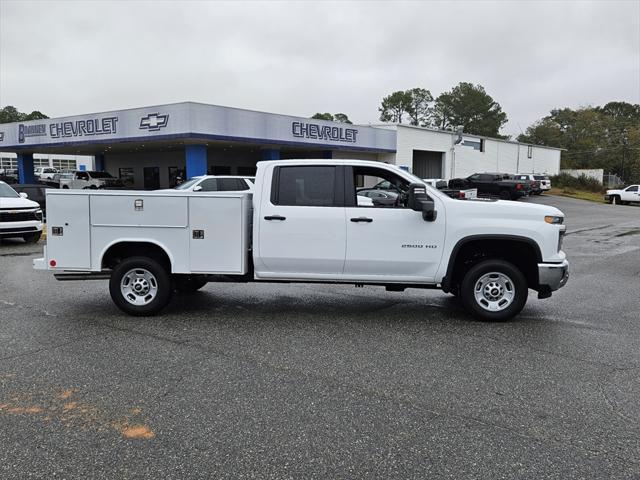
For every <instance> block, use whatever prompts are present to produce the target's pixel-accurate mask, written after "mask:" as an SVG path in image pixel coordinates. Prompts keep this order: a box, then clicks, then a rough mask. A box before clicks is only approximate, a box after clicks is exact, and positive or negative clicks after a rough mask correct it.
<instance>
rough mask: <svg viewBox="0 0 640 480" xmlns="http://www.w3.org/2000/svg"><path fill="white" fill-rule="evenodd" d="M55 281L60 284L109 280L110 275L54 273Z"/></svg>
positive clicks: (97, 273) (99, 273)
mask: <svg viewBox="0 0 640 480" xmlns="http://www.w3.org/2000/svg"><path fill="white" fill-rule="evenodd" d="M53 276H54V277H55V279H56V280H59V281H61V282H66V281H71V280H109V279H110V278H111V274H109V273H102V272H95V273H55V274H54V275H53Z"/></svg>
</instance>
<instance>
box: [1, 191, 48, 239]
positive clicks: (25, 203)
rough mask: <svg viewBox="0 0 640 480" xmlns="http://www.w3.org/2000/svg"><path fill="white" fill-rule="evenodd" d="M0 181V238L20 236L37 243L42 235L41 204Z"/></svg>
mask: <svg viewBox="0 0 640 480" xmlns="http://www.w3.org/2000/svg"><path fill="white" fill-rule="evenodd" d="M26 197H27V194H26V193H25V194H19V193H18V192H16V191H15V190H14V189H13V188H11V187H10V186H9V185H7V184H6V183H5V182H2V181H0V238H10V237H20V238H23V239H24V241H25V242H27V243H36V242H37V241H38V240H40V236H41V235H42V210H41V209H40V205H38V204H37V203H36V202H33V201H31V200H27V198H26Z"/></svg>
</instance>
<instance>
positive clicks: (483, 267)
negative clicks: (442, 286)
mask: <svg viewBox="0 0 640 480" xmlns="http://www.w3.org/2000/svg"><path fill="white" fill-rule="evenodd" d="M491 274H494V275H496V280H495V281H494V280H491ZM501 277H506V279H507V280H508V282H505V284H504V285H503V286H502V287H501V286H497V289H500V290H502V291H503V292H504V296H503V297H502V299H503V300H505V299H507V297H508V296H509V295H508V294H509V292H512V294H513V296H512V298H511V300H510V303H508V305H507V306H506V307H504V308H503V309H501V310H498V311H490V310H489V309H488V308H487V306H488V305H490V304H491V302H490V301H488V300H487V298H486V297H484V295H483V294H482V291H478V294H479V296H482V297H483V298H482V301H484V302H485V303H486V305H485V306H483V305H482V304H481V302H480V301H478V300H477V299H476V291H475V289H476V284H477V283H479V282H480V280H481V279H482V278H488V279H490V282H493V283H487V284H485V287H484V288H482V290H486V289H489V293H491V292H492V291H493V289H494V287H492V285H494V283H499V282H500V281H501V280H500V279H501ZM480 286H482V283H480ZM500 290H497V291H500ZM496 295H497V293H496ZM528 295H529V289H528V285H527V280H526V279H525V278H524V275H523V274H522V272H521V271H520V270H519V269H518V268H517V267H516V266H515V265H513V264H512V263H509V262H507V261H504V260H498V259H491V260H485V261H483V262H480V263H478V264H476V265H474V266H473V267H471V269H469V271H468V272H467V273H466V274H465V276H464V278H463V279H462V283H461V284H460V299H461V300H462V304H463V305H464V307H465V309H466V310H467V311H468V312H469V313H471V314H472V315H473V316H474V317H476V318H478V319H480V320H483V321H489V322H503V321H505V320H510V319H511V318H513V317H515V316H516V315H517V314H518V313H520V311H522V309H523V308H524V305H525V304H526V303H527V297H528ZM496 298H497V299H498V300H497V301H496V302H494V303H497V304H498V305H499V304H500V302H501V300H500V296H499V295H498V296H497V297H496ZM507 301H508V300H507Z"/></svg>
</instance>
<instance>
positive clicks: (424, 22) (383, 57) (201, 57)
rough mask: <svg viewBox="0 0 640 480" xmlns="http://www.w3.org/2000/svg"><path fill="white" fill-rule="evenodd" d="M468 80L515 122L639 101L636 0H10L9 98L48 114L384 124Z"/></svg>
mask: <svg viewBox="0 0 640 480" xmlns="http://www.w3.org/2000/svg"><path fill="white" fill-rule="evenodd" d="M462 81H467V82H473V83H479V84H481V85H483V86H484V87H485V88H486V90H487V92H488V93H489V94H490V95H491V96H492V97H493V98H494V99H495V100H497V101H498V102H499V103H500V104H501V105H502V108H503V109H504V111H505V112H506V113H507V115H508V118H509V123H508V124H507V126H506V128H505V129H504V131H505V133H508V134H518V133H520V131H521V129H522V130H524V129H525V128H526V127H527V126H528V125H529V124H531V123H532V122H534V121H535V120H537V119H539V118H540V117H542V116H544V115H546V114H547V113H548V112H549V110H550V109H552V108H555V107H564V106H569V107H579V106H583V105H599V104H603V103H606V102H608V101H612V100H624V101H628V102H632V103H640V0H630V1H593V2H582V1H567V2H562V1H535V2H534V1H531V2H525V1H512V2H509V1H495V2H481V1H442V2H391V1H389V2H383V1H379V2H367V1H360V2H350V3H349V2H321V1H318V2H271V1H262V2H242V1H236V2H214V1H209V2H207V1H155V2H152V1H149V2H146V1H91V0H89V1H78V2H71V1H39V2H30V1H14V0H0V106H5V105H14V106H15V107H17V108H18V110H20V111H26V112H30V111H32V110H40V111H42V112H43V113H46V114H47V115H49V116H51V117H54V116H63V115H74V114H82V113H89V112H99V111H104V110H115V109H121V108H131V107H139V106H146V105H153V104H162V103H171V102H179V101H186V100H191V101H196V102H204V103H212V104H217V105H226V106H233V107H241V108H248V109H253V110H261V111H268V112H274V113H286V114H291V115H300V116H311V115H312V114H313V113H315V112H317V111H320V112H332V113H336V112H344V113H346V114H347V115H348V116H349V117H350V118H351V119H352V120H353V121H354V122H355V123H369V122H371V123H376V122H378V111H377V108H378V106H379V104H380V100H381V99H382V97H383V96H385V95H386V94H388V93H390V92H393V91H395V90H404V89H407V88H412V87H423V88H427V89H429V90H430V91H431V92H432V94H433V95H434V96H436V95H438V94H439V93H441V92H442V91H445V90H448V89H450V88H451V87H453V86H454V85H456V84H457V83H458V82H462Z"/></svg>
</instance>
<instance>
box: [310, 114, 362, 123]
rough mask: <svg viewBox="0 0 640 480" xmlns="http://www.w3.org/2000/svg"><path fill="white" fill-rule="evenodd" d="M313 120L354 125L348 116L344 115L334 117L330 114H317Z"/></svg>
mask: <svg viewBox="0 0 640 480" xmlns="http://www.w3.org/2000/svg"><path fill="white" fill-rule="evenodd" d="M311 118H314V119H316V120H327V121H329V122H338V123H349V124H352V123H353V122H351V120H349V117H347V115H345V114H344V113H336V114H335V115H332V114H330V113H316V114H315V115H313V117H311Z"/></svg>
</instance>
